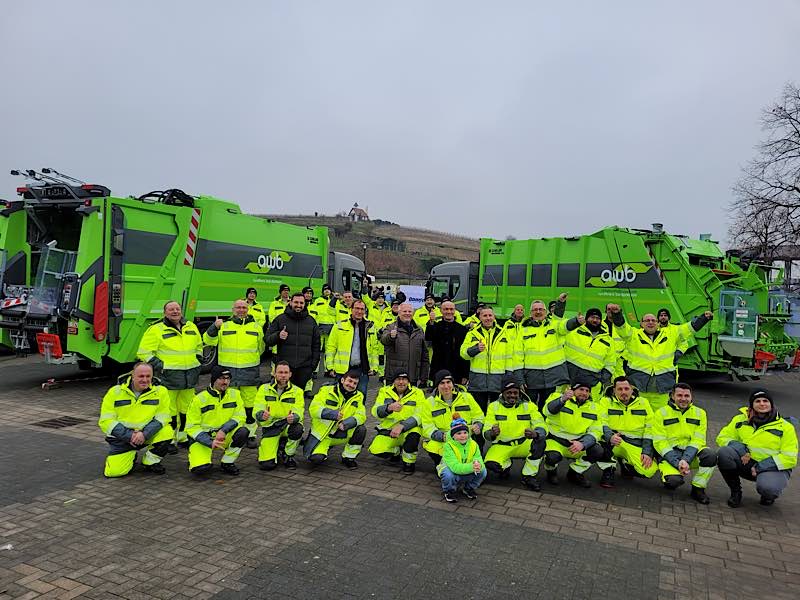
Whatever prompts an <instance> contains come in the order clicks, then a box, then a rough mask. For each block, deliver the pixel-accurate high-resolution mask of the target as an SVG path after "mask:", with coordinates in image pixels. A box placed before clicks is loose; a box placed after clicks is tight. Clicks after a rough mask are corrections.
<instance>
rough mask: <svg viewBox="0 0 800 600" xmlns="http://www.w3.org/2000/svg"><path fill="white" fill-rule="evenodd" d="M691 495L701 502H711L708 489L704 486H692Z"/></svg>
mask: <svg viewBox="0 0 800 600" xmlns="http://www.w3.org/2000/svg"><path fill="white" fill-rule="evenodd" d="M689 497H690V498H691V499H692V500H694V501H695V502H699V503H700V504H709V503H710V502H711V500H710V499H709V497H708V496H707V495H706V491H705V490H704V489H703V488H699V487H695V486H692V491H691V492H689Z"/></svg>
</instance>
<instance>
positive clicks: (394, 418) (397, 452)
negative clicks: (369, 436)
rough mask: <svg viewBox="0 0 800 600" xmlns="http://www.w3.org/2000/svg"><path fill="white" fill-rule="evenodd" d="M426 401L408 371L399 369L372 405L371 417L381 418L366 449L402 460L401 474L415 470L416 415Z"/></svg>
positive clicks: (417, 448)
mask: <svg viewBox="0 0 800 600" xmlns="http://www.w3.org/2000/svg"><path fill="white" fill-rule="evenodd" d="M423 402H425V394H423V392H422V390H421V389H420V388H418V387H414V386H412V385H411V383H410V381H409V379H408V373H406V372H405V371H402V370H401V371H398V372H397V373H395V374H394V377H393V379H392V384H391V385H386V386H383V387H382V388H381V389H380V390H379V391H378V397H377V398H375V405H374V406H373V407H372V414H373V416H375V417H377V418H378V419H380V422H379V423H378V427H377V430H378V435H376V436H375V439H374V440H372V444H370V447H369V451H370V452H371V453H372V454H375V455H376V456H381V457H383V458H388V459H395V457H396V458H397V459H401V460H402V461H403V473H408V474H409V475H410V474H411V473H413V472H414V469H415V465H416V462H417V452H418V450H419V440H420V435H421V433H422V430H421V429H420V427H419V421H418V419H417V417H416V415H417V411H418V410H419V408H420V407H421V406H422V403H423Z"/></svg>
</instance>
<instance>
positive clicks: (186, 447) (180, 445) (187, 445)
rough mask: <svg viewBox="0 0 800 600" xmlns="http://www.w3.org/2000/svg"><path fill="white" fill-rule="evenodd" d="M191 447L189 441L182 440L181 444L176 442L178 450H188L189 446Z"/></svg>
mask: <svg viewBox="0 0 800 600" xmlns="http://www.w3.org/2000/svg"><path fill="white" fill-rule="evenodd" d="M191 445H192V442H191V440H183V441H182V442H178V448H183V449H184V450H188V449H189V446H191ZM175 452H177V450H176V451H175ZM170 454H172V452H170Z"/></svg>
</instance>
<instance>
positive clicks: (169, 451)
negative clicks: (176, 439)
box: [167, 444, 178, 454]
mask: <svg viewBox="0 0 800 600" xmlns="http://www.w3.org/2000/svg"><path fill="white" fill-rule="evenodd" d="M177 453H178V446H176V445H175V444H170V445H169V446H167V454H177Z"/></svg>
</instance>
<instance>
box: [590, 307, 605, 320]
mask: <svg viewBox="0 0 800 600" xmlns="http://www.w3.org/2000/svg"><path fill="white" fill-rule="evenodd" d="M589 317H597V318H598V319H602V318H603V313H601V312H600V309H599V308H590V309H589V310H587V311H586V318H587V319H588V318H589Z"/></svg>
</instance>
